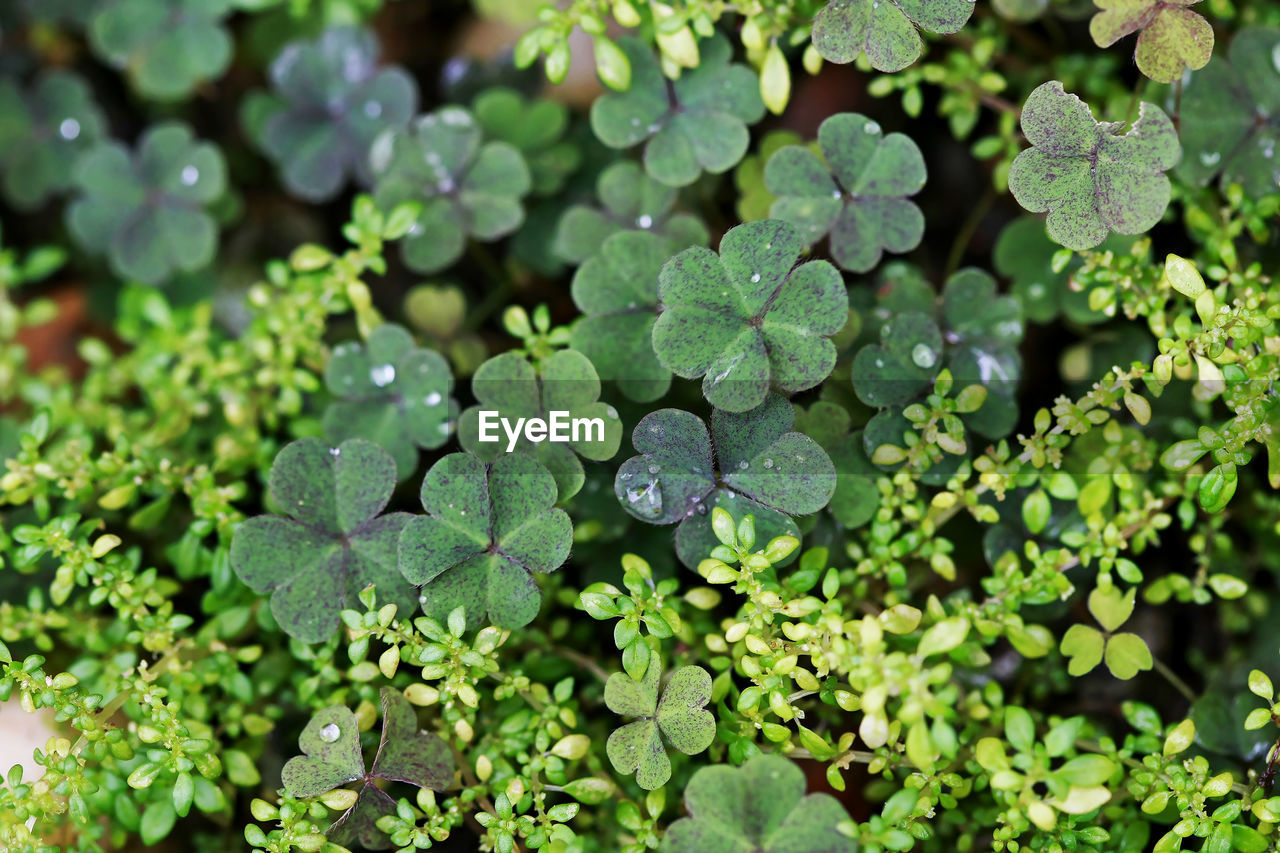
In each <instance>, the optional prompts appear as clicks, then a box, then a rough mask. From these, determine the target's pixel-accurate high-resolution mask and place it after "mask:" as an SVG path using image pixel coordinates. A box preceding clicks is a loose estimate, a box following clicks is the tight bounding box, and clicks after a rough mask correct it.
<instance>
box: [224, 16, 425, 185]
mask: <svg viewBox="0 0 1280 853" xmlns="http://www.w3.org/2000/svg"><path fill="white" fill-rule="evenodd" d="M377 59H378V41H377V39H376V38H375V37H374V35H373V33H371V32H369V31H367V30H362V29H356V28H352V27H335V28H333V29H329V30H326V31H325V32H324V33H323V34H321V36H320V37H319V38H318V39H316V40H314V41H297V42H293V43H291V44H289V45H287V46H286V47H285V48H284V50H282V51H281V52H280V55H279V56H277V57H276V58H275V60H274V61H273V62H272V63H271V69H270V77H271V86H272V89H273V90H274V96H272V97H268V98H266V99H259V100H258V101H256V102H250V104H251V105H252V107H253V108H254V109H256V110H258V111H259V112H260V113H261V114H260V115H257V116H256V117H253V116H249V117H247V121H248V123H249V124H250V130H251V132H253V135H254V137H255V138H256V140H257V142H258V144H259V145H260V146H261V147H262V149H263V150H264V151H265V152H266V153H267V156H269V157H270V158H271V159H272V160H273V161H274V162H275V163H276V165H277V166H278V167H279V168H280V170H281V177H282V178H283V180H284V185H285V187H287V188H288V190H289V192H291V193H293V194H294V195H296V196H299V197H301V198H304V199H306V200H308V201H327V200H328V199H331V198H333V197H334V196H336V195H337V194H338V193H339V192H340V191H341V190H342V187H343V186H344V185H345V184H346V182H347V180H348V178H350V177H352V176H354V177H355V178H356V179H357V180H358V181H359V182H360V183H361V184H364V185H368V184H369V183H371V182H372V172H371V170H370V167H369V146H370V145H371V144H372V142H373V140H374V139H375V138H376V137H377V136H378V134H379V133H382V132H383V131H384V130H386V129H388V128H400V127H404V125H405V124H406V123H407V122H408V121H409V118H410V117H411V116H412V115H413V113H414V111H415V110H417V105H418V87H417V84H416V83H414V81H413V78H412V77H410V76H409V75H408V73H406V72H405V71H404V69H402V68H399V67H394V66H393V67H387V68H380V67H379V66H378V64H377Z"/></svg>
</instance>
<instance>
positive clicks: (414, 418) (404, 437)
mask: <svg viewBox="0 0 1280 853" xmlns="http://www.w3.org/2000/svg"><path fill="white" fill-rule="evenodd" d="M324 381H325V385H327V386H328V388H329V390H330V391H331V392H332V393H333V395H334V396H335V397H337V398H338V400H336V401H334V402H333V403H330V404H329V408H328V409H327V410H326V411H325V414H324V432H325V437H326V438H327V439H328V440H329V441H330V442H333V443H335V444H336V443H338V442H341V441H345V440H346V439H348V438H357V437H359V438H367V439H369V440H370V441H373V442H376V443H377V444H378V445H380V446H381V447H382V448H383V449H384V450H386V451H387V452H389V453H390V454H391V457H392V458H393V459H395V461H396V470H397V471H399V473H400V478H401V479H404V478H405V477H408V476H409V475H410V474H412V473H413V470H414V469H415V468H416V467H417V465H418V450H417V449H418V448H419V447H421V448H424V449H426V450H433V449H435V448H437V447H439V446H440V445H442V444H444V443H445V441H446V440H447V439H448V438H449V431H450V424H451V422H452V421H453V420H454V419H455V418H456V417H457V414H458V405H457V402H456V401H455V400H453V399H452V398H451V397H450V394H451V393H452V392H453V377H452V376H451V375H450V372H449V363H448V362H447V361H445V359H444V357H443V356H441V355H440V353H438V352H436V351H435V350H429V349H419V348H418V347H417V346H415V345H414V342H413V336H412V335H410V334H409V333H408V332H407V331H406V330H405V329H404V328H403V327H401V326H396V325H392V324H390V323H387V324H383V325H381V326H379V327H377V328H376V329H374V330H373V331H372V332H370V333H369V339H368V341H366V342H365V343H364V344H363V345H362V344H360V343H358V342H355V341H352V342H349V343H345V344H339V345H338V346H337V347H335V348H334V350H333V355H331V356H330V357H329V363H328V364H327V365H326V366H325V370H324Z"/></svg>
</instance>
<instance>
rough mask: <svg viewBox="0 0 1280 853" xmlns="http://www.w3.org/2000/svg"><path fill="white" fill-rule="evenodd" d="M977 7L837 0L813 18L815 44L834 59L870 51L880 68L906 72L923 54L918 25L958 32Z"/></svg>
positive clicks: (933, 0) (932, 1) (952, 1)
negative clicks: (904, 70) (905, 69)
mask: <svg viewBox="0 0 1280 853" xmlns="http://www.w3.org/2000/svg"><path fill="white" fill-rule="evenodd" d="M973 9H974V2H973V0H833V2H831V3H828V4H827V5H826V6H824V7H823V8H822V10H821V11H820V12H818V15H817V17H815V18H814V19H813V46H814V47H815V48H816V49H817V51H818V53H820V54H821V55H822V57H823V59H826V60H828V61H830V62H835V63H839V64H844V63H848V62H853V61H854V60H855V59H857V58H858V57H859V56H860V55H862V54H863V53H865V54H866V55H867V60H868V61H869V62H870V63H871V67H872V68H875V69H876V70H877V71H901V70H902V69H904V68H906V67H907V66H908V65H910V64H911V63H913V62H915V61H916V60H917V59H918V58H919V57H920V51H921V49H922V48H923V46H924V43H923V42H922V41H921V40H920V33H919V32H917V28H919V29H922V30H925V31H926V32H930V33H938V34H939V35H948V34H950V33H955V32H959V31H960V28H961V27H963V26H964V25H965V23H966V22H967V21H968V20H969V17H970V16H971V15H972V14H973Z"/></svg>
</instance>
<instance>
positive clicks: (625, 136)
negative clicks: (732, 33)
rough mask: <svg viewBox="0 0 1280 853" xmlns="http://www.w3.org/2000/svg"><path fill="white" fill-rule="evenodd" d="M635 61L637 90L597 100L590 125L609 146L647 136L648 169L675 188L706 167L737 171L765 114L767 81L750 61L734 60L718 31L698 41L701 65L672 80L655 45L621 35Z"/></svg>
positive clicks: (713, 171)
mask: <svg viewBox="0 0 1280 853" xmlns="http://www.w3.org/2000/svg"><path fill="white" fill-rule="evenodd" d="M618 46H619V47H620V48H621V49H622V52H623V53H625V54H626V56H627V58H628V59H629V60H630V62H631V88H630V89H628V90H627V91H625V92H617V93H609V94H607V95H603V96H601V97H599V98H596V100H595V102H594V103H593V104H592V105H591V129H592V130H593V131H595V134H596V136H597V137H598V138H599V139H600V141H601V142H603V143H604V144H605V145H607V146H609V147H610V148H630V147H631V146H633V145H638V144H639V143H641V142H645V141H646V140H648V144H647V145H645V149H644V168H645V171H646V172H648V173H649V174H650V175H652V176H653V177H654V178H655V179H656V180H658V181H660V182H662V183H664V184H667V185H668V186H672V187H682V186H685V185H687V184H691V183H693V182H694V181H695V180H697V178H698V176H699V175H700V174H702V173H703V172H710V173H711V174H713V175H714V174H720V173H721V172H727V171H728V170H729V169H732V168H733V167H734V165H735V164H736V163H737V162H738V161H739V160H741V159H742V155H743V154H745V153H746V152H747V145H748V143H749V142H750V137H749V134H748V133H747V125H748V124H754V123H755V122H757V121H759V120H760V119H761V117H762V116H763V115H764V102H763V101H762V100H760V85H759V81H758V80H757V78H756V75H755V74H754V72H752V71H751V69H750V68H747V67H746V66H745V65H738V64H736V63H734V64H730V62H729V59H730V55H731V53H732V49H731V48H730V47H729V42H728V40H727V39H726V38H724V36H721V35H716V36H713V37H712V38H710V39H707V40H705V41H703V42H702V43H701V44H700V45H699V46H698V49H699V55H700V57H701V59H700V61H699V63H698V66H697V67H696V68H691V69H689V70H687V71H685V72H684V73H683V74H681V75H680V79H678V80H675V81H668V80H667V78H666V77H664V76H663V74H662V69H661V67H660V66H659V64H658V60H657V58H656V57H655V56H654V55H653V51H651V50H650V49H649V48H648V46H647V45H646V44H645V43H644V42H642V41H640V40H639V39H637V38H634V37H626V38H621V39H619V40H618Z"/></svg>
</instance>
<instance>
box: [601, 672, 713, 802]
mask: <svg viewBox="0 0 1280 853" xmlns="http://www.w3.org/2000/svg"><path fill="white" fill-rule="evenodd" d="M661 677H662V666H661V663H660V662H659V661H658V659H657V658H656V657H655V658H653V659H652V660H651V661H650V663H649V666H648V668H647V669H646V670H645V674H644V679H643V680H641V681H636V680H635V679H633V678H632V677H631V676H630V675H627V674H626V673H625V672H615V673H614V674H613V675H611V676H609V680H608V681H607V682H605V685H604V703H605V704H606V705H608V706H609V710H610V711H613V712H614V713H615V714H619V715H621V716H624V717H639V718H640V719H638V720H636V721H635V722H632V723H627V724H626V725H625V726H622V727H621V728H618V729H614V731H613V733H612V734H610V735H609V741H608V743H607V744H605V750H606V752H607V753H608V755H609V761H610V763H612V764H613V769H615V770H617V771H618V772H619V773H625V774H628V775H630V774H632V773H634V774H635V776H636V784H637V785H639V786H640V787H641V788H644V789H645V790H646V791H652V790H654V789H655V788H661V787H662V786H663V785H665V784H666V783H667V780H668V779H670V778H671V759H670V758H668V757H667V748H666V747H667V744H670V745H671V746H673V747H675V748H676V749H678V750H680V751H681V752H683V753H684V754H685V755H697V754H698V753H699V752H702V751H703V750H704V749H706V748H707V747H708V746H710V745H711V741H712V740H714V739H715V736H716V718H715V717H714V716H712V714H711V712H710V711H708V710H706V706H707V703H708V702H710V701H711V676H710V675H708V674H707V671H706V670H705V669H703V668H702V667H700V666H682V667H680V668H679V669H677V670H676V671H675V672H673V673H671V678H670V679H668V681H667V686H666V688H664V689H663V690H662V691H661V693H662V695H661V698H659V695H658V693H659V690H658V685H659V681H660V679H661Z"/></svg>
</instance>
